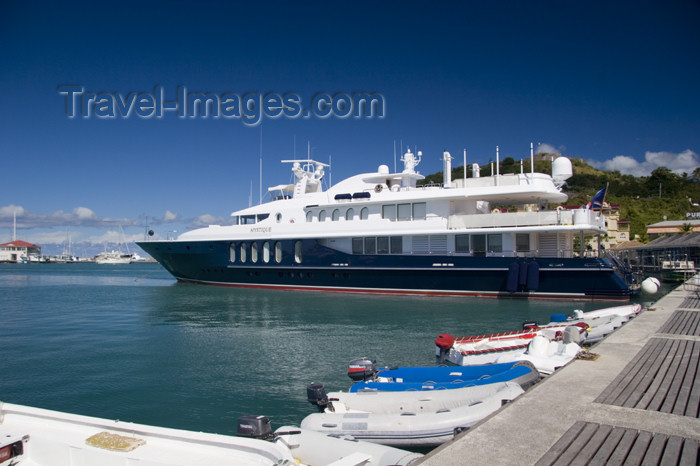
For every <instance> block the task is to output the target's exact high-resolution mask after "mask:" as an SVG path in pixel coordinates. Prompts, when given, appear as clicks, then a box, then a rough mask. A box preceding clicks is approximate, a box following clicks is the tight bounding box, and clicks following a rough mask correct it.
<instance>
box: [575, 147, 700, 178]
mask: <svg viewBox="0 0 700 466" xmlns="http://www.w3.org/2000/svg"><path fill="white" fill-rule="evenodd" d="M588 164H589V165H591V166H593V167H596V168H599V169H602V170H608V171H615V170H617V171H619V172H620V173H622V174H623V175H634V176H649V175H650V174H651V172H652V171H654V170H655V169H657V168H659V167H666V168H668V169H669V170H671V171H672V172H674V173H677V174H679V175H680V174H682V173H688V174H690V173H692V172H693V170H695V169H696V168H698V167H700V157H698V154H696V153H695V152H693V151H692V150H690V149H687V150H684V151H683V152H681V153H678V154H676V153H673V152H665V151H663V152H650V151H647V152H646V153H645V154H644V161H643V162H639V161H638V160H637V159H635V158H633V157H630V156H627V155H616V156H615V157H613V158H612V159H610V160H605V161H602V162H598V161H595V160H589V161H588Z"/></svg>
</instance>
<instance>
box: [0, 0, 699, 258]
mask: <svg viewBox="0 0 700 466" xmlns="http://www.w3.org/2000/svg"><path fill="white" fill-rule="evenodd" d="M698 24H700V2H698V1H697V0H672V1H668V2H646V1H635V2H609V1H589V2H559V1H551V2H540V1H532V2H523V1H495V2H471V1H467V2H383V3H380V2H358V1H354V2H343V1H341V2H325V3H324V2H213V1H199V2H162V3H161V2H131V1H120V2H103V3H99V2H94V3H93V2H85V3H75V2H70V1H69V2H51V3H49V2H23V1H6V2H3V3H2V5H1V6H0V63H2V65H1V66H0V84H1V85H2V89H3V92H2V94H1V95H2V104H1V105H0V128H1V129H0V135H1V137H0V153H1V154H2V160H3V162H4V164H5V167H6V169H5V170H4V176H3V180H2V183H0V241H1V242H4V241H9V240H11V239H12V231H13V230H12V222H13V220H12V218H13V212H14V213H15V215H16V218H17V237H18V238H19V239H23V240H26V241H30V242H33V243H36V244H39V245H41V246H42V247H44V250H45V251H51V250H52V248H53V249H55V248H57V247H58V246H56V245H60V244H61V243H63V242H64V241H65V240H66V238H67V236H68V234H70V236H71V240H72V242H73V244H74V247H75V251H74V252H75V253H77V254H83V255H92V254H94V253H95V252H99V251H100V250H102V249H103V248H104V246H103V243H104V242H105V241H108V240H111V241H120V240H122V239H124V238H126V239H127V240H135V239H140V238H141V237H142V235H143V232H144V229H145V225H146V224H149V225H150V226H151V228H153V229H154V230H155V231H156V233H157V234H158V235H160V236H165V235H166V234H167V232H169V231H177V232H178V233H179V232H182V231H185V230H186V229H189V228H191V227H193V226H195V225H201V224H208V223H223V222H225V221H226V220H227V219H228V217H229V215H230V213H231V212H232V211H234V210H237V209H240V208H243V207H247V206H248V204H249V201H250V199H251V197H252V199H253V202H254V203H255V202H258V200H259V192H260V184H259V176H260V175H259V165H260V154H261V152H262V159H263V167H264V168H263V175H262V176H263V182H262V185H263V192H264V191H265V190H266V188H267V187H268V186H272V185H276V184H280V183H286V182H288V181H289V180H290V176H291V171H290V170H289V166H288V165H282V164H280V163H279V162H280V160H282V159H288V158H292V157H293V156H294V155H295V154H296V156H297V157H300V158H301V157H305V156H306V153H307V147H310V148H311V155H312V157H313V158H315V159H318V160H320V161H324V162H328V161H329V159H330V160H331V161H332V169H331V171H330V178H331V181H333V182H337V181H340V180H341V179H343V178H345V177H347V176H350V175H353V174H355V173H359V172H367V171H374V170H375V169H376V167H377V166H378V165H379V164H382V163H384V164H387V165H389V166H390V167H392V166H393V163H394V162H393V161H394V144H396V146H397V151H398V148H400V147H401V146H403V147H404V148H405V147H407V146H410V147H411V148H412V149H413V148H417V149H419V150H422V151H423V154H424V157H423V162H422V163H421V165H420V166H419V167H418V169H419V171H421V173H423V174H430V173H434V172H436V171H440V170H441V169H442V166H441V162H440V156H441V153H442V151H443V150H444V149H447V150H449V151H451V152H452V154H453V156H455V157H456V159H457V161H458V162H459V163H460V164H461V160H462V151H463V149H465V148H466V149H467V154H468V155H467V158H468V163H472V162H478V163H482V164H483V163H486V162H488V161H489V159H490V158H494V159H495V148H496V145H498V146H499V147H500V154H501V157H507V156H511V157H513V158H515V159H520V158H522V157H526V156H527V155H528V153H529V144H530V142H534V143H535V144H536V145H543V147H549V148H551V149H554V150H556V151H558V152H560V153H562V154H564V155H568V156H573V157H581V158H585V159H587V160H589V162H590V163H591V164H594V165H596V166H598V167H600V168H606V169H617V170H620V171H621V172H623V173H632V174H635V175H637V176H640V175H645V174H646V175H648V174H649V173H650V172H651V170H653V169H654V168H656V167H658V166H662V165H663V166H668V167H669V168H671V169H672V170H675V171H678V172H688V173H690V172H692V171H693V169H694V168H695V167H697V166H700V156H698V153H700V112H699V111H698V109H700V86H698V81H699V76H700V60H699V59H698V57H700V28H698V27H697V25H698ZM60 86H64V87H63V89H65V86H76V87H78V88H81V89H83V90H84V92H85V93H95V94H98V93H101V94H100V95H101V96H103V97H104V96H105V95H109V96H113V97H115V96H116V97H115V98H117V97H120V96H121V97H122V98H125V99H127V100H126V101H125V102H128V97H129V96H130V95H132V96H136V94H142V95H149V94H151V95H153V94H154V93H155V89H162V92H163V93H164V96H165V100H171V101H172V100H175V99H176V96H177V93H178V86H181V87H185V88H186V89H187V90H188V91H189V92H201V93H205V92H209V93H213V94H215V95H217V96H222V95H224V94H226V93H229V94H236V95H238V96H243V95H253V96H255V95H264V94H268V93H274V94H279V95H284V94H286V95H296V96H298V97H299V98H300V100H301V106H302V107H308V106H309V105H310V102H311V99H312V97H313V96H315V95H318V94H322V93H327V94H329V95H336V94H343V95H345V94H347V95H352V94H353V93H376V94H379V95H381V96H382V97H383V99H384V107H383V108H384V115H383V117H381V118H379V117H374V118H367V117H365V118H352V117H350V118H340V117H335V116H330V117H327V118H320V117H317V116H314V115H313V114H312V115H311V116H310V117H308V118H304V117H299V116H285V115H282V116H281V117H278V118H266V117H263V118H262V120H261V123H260V124H257V125H251V124H246V123H244V122H243V121H241V119H240V118H223V117H221V116H219V117H218V118H215V117H212V116H209V117H207V118H205V117H203V116H201V115H199V116H196V117H194V118H187V117H186V118H180V117H178V115H177V114H176V112H174V111H173V112H164V113H163V114H162V116H161V117H155V116H152V115H151V116H150V117H140V116H139V115H138V114H137V113H136V112H133V111H132V112H131V114H129V115H128V116H126V117H122V116H117V117H115V118H99V117H97V116H96V115H95V108H94V106H93V107H92V113H91V114H90V115H89V116H83V115H82V111H83V108H82V107H81V106H79V108H78V112H77V114H76V116H75V117H74V118H69V117H68V116H67V110H68V109H67V107H68V101H69V100H70V99H68V98H67V95H65V94H61V93H60V92H59V91H60ZM88 103H89V102H88ZM93 103H94V102H93ZM105 105H106V104H105ZM87 107H89V105H88V106H87ZM105 108H106V107H102V111H103V114H104V110H105ZM142 113H144V114H147V113H148V111H145V112H142ZM261 140H262V146H261ZM261 149H262V150H261ZM251 192H252V196H251ZM120 228H121V231H123V232H124V233H123V235H122V233H120ZM81 248H82V249H81ZM95 249H96V250H95Z"/></svg>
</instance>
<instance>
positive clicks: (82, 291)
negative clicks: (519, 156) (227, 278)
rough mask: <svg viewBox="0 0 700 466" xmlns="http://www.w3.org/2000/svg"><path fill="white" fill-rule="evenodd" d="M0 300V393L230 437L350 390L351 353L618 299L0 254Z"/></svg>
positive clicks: (396, 349)
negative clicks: (282, 283) (213, 282)
mask: <svg viewBox="0 0 700 466" xmlns="http://www.w3.org/2000/svg"><path fill="white" fill-rule="evenodd" d="M658 297H659V295H657V296H656V297H654V298H653V299H654V300H655V299H658ZM0 299H1V300H2V303H1V304H0V309H1V311H0V316H1V321H0V401H5V402H9V403H17V404H24V405H29V406H36V407H42V408H47V409H54V410H59V411H66V412H71V413H77V414H84V415H90V416H97V417H104V418H110V419H121V420H125V421H132V422H138V423H143V424H152V425H158V426H165V427H175V428H182V429H189V430H197V431H206V432H216V433H221V434H234V433H235V431H236V419H237V418H238V417H239V416H241V415H244V414H264V415H266V416H268V417H270V419H271V421H272V425H273V429H274V428H277V427H280V426H282V425H284V424H297V425H298V423H299V422H301V420H302V419H303V417H304V416H306V415H307V414H309V413H311V412H313V407H312V406H311V405H310V404H308V402H307V401H306V385H307V384H308V383H310V382H313V381H316V382H321V383H323V384H324V385H325V386H326V389H327V390H329V391H330V390H345V389H347V388H348V387H349V385H350V379H349V378H348V377H347V375H346V371H347V363H348V361H349V360H350V359H353V358H355V357H362V356H367V357H371V358H373V359H376V360H377V363H378V364H379V365H402V366H407V365H434V364H435V363H436V360H435V352H434V343H433V340H434V339H435V337H436V336H437V335H438V334H439V333H451V334H453V335H455V336H462V335H469V334H479V333H489V332H497V331H508V330H516V329H519V328H521V325H522V323H523V321H525V320H537V321H540V322H547V321H548V320H549V316H550V314H552V313H558V312H563V313H566V314H570V313H571V311H572V310H573V309H577V308H578V309H584V310H592V309H598V308H601V307H607V306H611V305H614V304H609V303H600V302H596V303H591V302H578V303H572V302H552V301H521V300H495V299H479V298H443V297H439V298H437V297H429V298H427V297H403V296H398V297H397V296H391V297H390V296H375V295H344V294H338V293H315V292H289V291H263V290H245V289H234V288H218V287H208V286H200V285H186V284H180V283H176V281H175V280H174V279H173V278H172V277H171V276H170V275H169V274H168V273H167V272H165V270H164V269H162V268H161V267H160V266H159V265H157V264H131V265H112V266H110V265H97V264H24V265H20V264H17V265H14V264H5V265H0Z"/></svg>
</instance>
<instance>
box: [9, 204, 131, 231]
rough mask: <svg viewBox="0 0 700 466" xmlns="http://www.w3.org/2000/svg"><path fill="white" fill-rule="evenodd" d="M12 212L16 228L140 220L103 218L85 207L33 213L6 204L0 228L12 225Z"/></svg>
mask: <svg viewBox="0 0 700 466" xmlns="http://www.w3.org/2000/svg"><path fill="white" fill-rule="evenodd" d="M13 213H14V216H15V217H16V221H17V228H24V229H30V228H62V229H63V228H66V227H93V228H109V227H112V228H114V227H117V226H123V227H127V226H138V225H141V221H140V220H132V219H127V218H119V219H115V218H103V217H100V216H99V215H97V214H96V213H95V212H94V211H93V210H92V209H89V208H87V207H75V208H74V209H73V211H72V212H71V213H66V212H64V211H63V210H57V211H55V212H52V213H50V214H35V213H33V212H30V211H28V210H26V209H24V208H23V207H21V206H15V205H8V206H4V207H0V228H6V227H10V226H12V223H13Z"/></svg>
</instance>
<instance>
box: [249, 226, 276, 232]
mask: <svg viewBox="0 0 700 466" xmlns="http://www.w3.org/2000/svg"><path fill="white" fill-rule="evenodd" d="M271 231H272V227H255V228H251V229H250V232H251V233H270V232H271Z"/></svg>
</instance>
